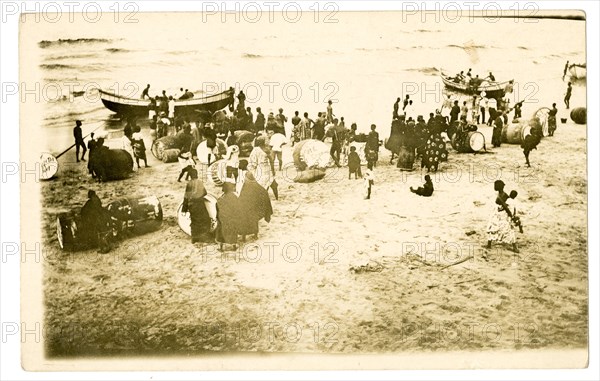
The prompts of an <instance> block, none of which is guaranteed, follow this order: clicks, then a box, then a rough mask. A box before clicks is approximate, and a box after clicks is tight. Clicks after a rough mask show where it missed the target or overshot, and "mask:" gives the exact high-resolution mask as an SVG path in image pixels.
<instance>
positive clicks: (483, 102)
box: [479, 91, 488, 124]
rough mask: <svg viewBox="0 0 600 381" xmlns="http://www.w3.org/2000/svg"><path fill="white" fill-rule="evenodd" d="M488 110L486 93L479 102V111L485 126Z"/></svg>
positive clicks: (483, 93)
mask: <svg viewBox="0 0 600 381" xmlns="http://www.w3.org/2000/svg"><path fill="white" fill-rule="evenodd" d="M487 109H488V99H487V98H486V97H485V91H484V92H482V93H481V100H480V101H479V111H481V123H483V124H485V113H486V111H487Z"/></svg>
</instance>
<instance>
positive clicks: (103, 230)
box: [80, 194, 110, 246]
mask: <svg viewBox="0 0 600 381" xmlns="http://www.w3.org/2000/svg"><path fill="white" fill-rule="evenodd" d="M80 215H81V223H82V228H83V229H82V230H83V232H84V234H83V235H84V241H85V242H86V243H87V244H88V245H91V246H96V245H98V243H99V241H101V240H102V239H104V238H103V236H105V235H106V234H107V233H108V232H109V231H110V217H109V215H108V212H107V210H106V209H104V207H102V201H100V198H99V197H98V196H97V195H95V194H94V195H93V196H91V197H90V198H89V199H88V200H87V201H86V203H85V204H84V205H83V207H82V208H81V214H80Z"/></svg>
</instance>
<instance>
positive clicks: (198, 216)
mask: <svg viewBox="0 0 600 381" xmlns="http://www.w3.org/2000/svg"><path fill="white" fill-rule="evenodd" d="M244 176H245V181H244V183H243V186H242V189H241V191H240V192H239V195H238V193H237V191H236V183H235V181H233V179H228V180H226V181H225V183H224V184H223V186H222V190H223V194H222V195H221V197H219V199H218V200H217V202H216V222H217V224H216V227H215V226H214V224H213V222H214V219H213V218H211V215H210V214H211V213H210V210H209V208H208V207H207V203H206V199H205V197H206V196H207V194H208V193H207V191H206V188H205V187H204V183H203V182H202V181H201V180H200V179H198V173H197V171H195V170H193V171H192V173H191V180H190V181H188V183H187V185H186V187H185V194H184V198H183V206H182V212H183V213H189V216H190V221H191V222H190V228H191V236H192V243H196V242H205V243H213V242H215V240H216V242H218V243H219V244H220V249H221V250H223V249H224V245H232V246H233V249H234V250H235V249H236V248H237V244H238V240H240V237H241V240H242V241H245V238H246V236H248V235H251V236H254V237H255V238H256V237H257V236H258V222H259V221H260V220H261V219H264V220H265V221H266V222H270V221H271V215H272V214H273V207H272V205H271V199H270V198H269V195H268V193H267V190H266V189H265V188H264V187H263V186H262V185H260V184H259V183H258V182H257V181H256V179H255V178H254V175H253V174H252V172H251V171H247V172H245V175H244Z"/></svg>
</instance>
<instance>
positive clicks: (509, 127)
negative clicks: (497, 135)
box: [502, 122, 531, 144]
mask: <svg viewBox="0 0 600 381" xmlns="http://www.w3.org/2000/svg"><path fill="white" fill-rule="evenodd" d="M530 131H531V127H530V126H529V124H528V123H523V122H519V123H508V124H506V125H504V127H503V128H502V142H503V143H509V144H521V143H522V142H523V141H524V140H525V136H527V135H529V132H530Z"/></svg>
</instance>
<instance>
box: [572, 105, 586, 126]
mask: <svg viewBox="0 0 600 381" xmlns="http://www.w3.org/2000/svg"><path fill="white" fill-rule="evenodd" d="M571 120H572V121H573V122H575V123H577V124H586V123H587V109H586V108H585V107H577V108H574V109H573V110H571Z"/></svg>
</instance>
